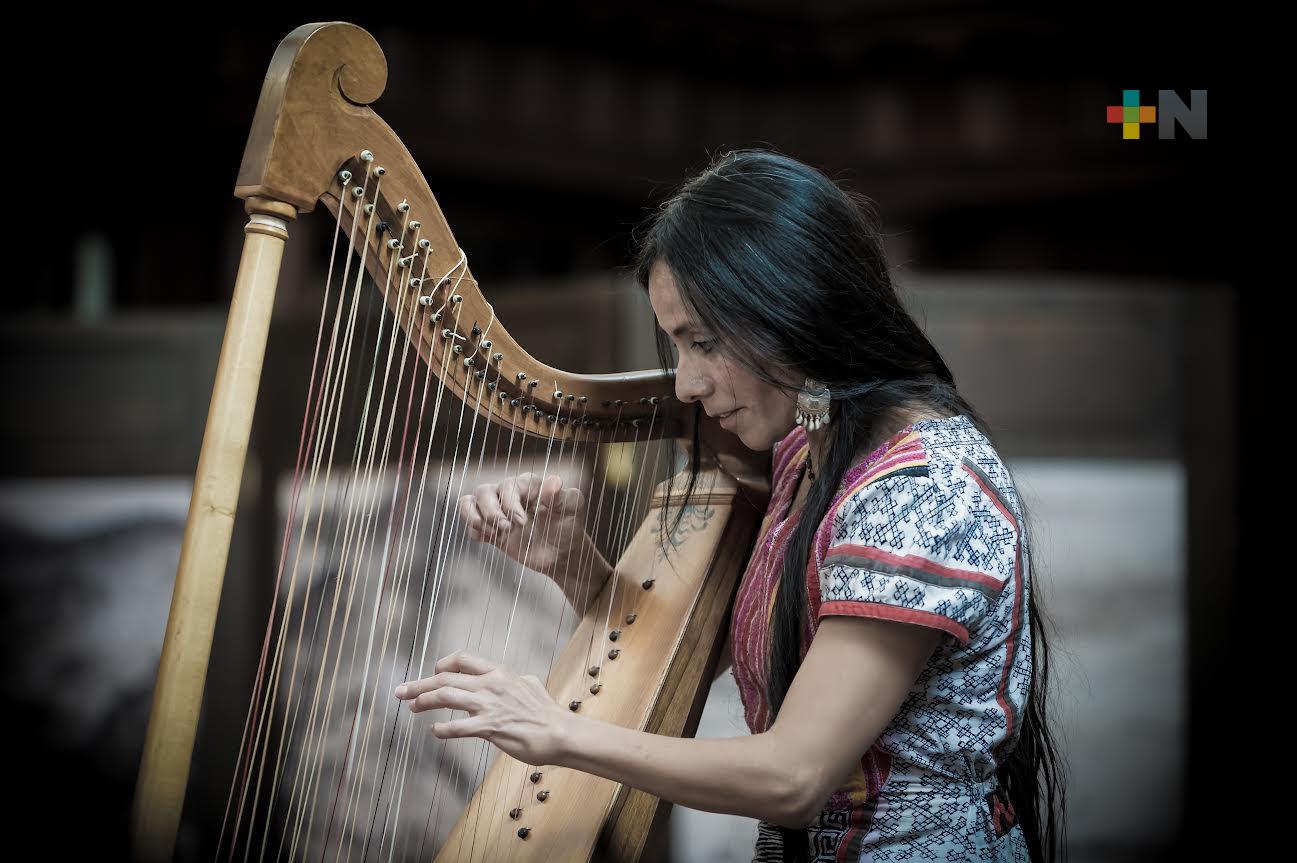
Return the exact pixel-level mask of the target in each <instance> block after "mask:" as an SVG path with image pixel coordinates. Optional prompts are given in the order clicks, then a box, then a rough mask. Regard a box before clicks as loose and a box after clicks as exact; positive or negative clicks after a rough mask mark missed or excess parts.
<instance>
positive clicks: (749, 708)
mask: <svg viewBox="0 0 1297 863" xmlns="http://www.w3.org/2000/svg"><path fill="white" fill-rule="evenodd" d="M808 446H809V444H808V442H807V439H806V432H805V430H804V429H802V427H801V426H798V427H797V428H795V429H794V430H793V431H792V432H791V433H790V434H789V435H788V436H787V437H786V438H784V439H783V440H782V441H780V442H779V443H778V444H777V445H776V448H775V453H774V473H773V477H772V484H771V497H770V504H769V507H768V509H767V511H766V515H765V518H764V520H763V521H762V524H761V528H760V531H759V534H758V542H757V545H756V546H755V548H754V550H753V553H752V557H751V559H750V561H749V563H748V567H747V570H746V572H745V573H744V576H743V580H742V582H741V583H740V585H739V589H738V593H737V596H736V599H735V605H734V613H733V615H732V620H731V631H730V635H731V640H732V649H733V656H734V668H733V673H734V677H735V680H736V681H737V683H738V687H739V695H740V698H741V700H742V702H743V709H744V714H745V717H746V720H747V724H748V728H749V729H750V730H751V731H752V733H754V734H756V733H760V732H763V731H765V730H767V729H768V728H769V727H770V725H771V723H772V722H773V717H772V716H771V711H770V706H769V704H768V703H767V699H766V691H765V688H766V682H767V679H768V665H767V656H768V651H769V648H770V618H771V613H772V611H773V609H774V602H775V598H776V594H777V591H778V584H779V578H780V573H781V570H782V565H783V560H784V555H785V552H786V550H787V545H788V540H789V538H790V537H791V535H792V534H793V532H794V530H795V529H796V527H797V520H798V514H797V513H790V512H789V509H790V506H791V504H792V501H793V497H794V495H795V493H796V489H797V486H798V484H799V482H800V479H801V474H802V471H803V470H804V468H805V464H806V458H807V452H808ZM1019 523H1020V521H1019V509H1018V499H1017V494H1016V491H1015V490H1014V488H1013V486H1012V484H1011V482H1010V480H1009V476H1008V474H1007V472H1006V471H1005V469H1004V464H1003V462H1002V461H1001V459H1000V457H999V455H998V453H996V451H995V449H994V448H993V446H992V445H991V443H990V441H989V440H988V439H987V438H986V437H985V436H984V435H983V434H982V433H981V432H980V431H979V430H978V428H977V427H976V426H975V425H974V424H973V422H972V420H971V419H969V418H968V417H967V416H964V415H960V416H955V417H945V418H941V419H935V420H921V421H919V422H916V423H912V424H910V425H908V426H906V427H905V428H903V429H901V430H900V431H899V432H897V433H896V434H895V435H893V436H892V437H891V438H889V439H888V440H887V441H885V442H884V443H883V444H882V445H881V446H880V447H879V448H878V449H876V450H875V451H874V452H872V453H870V454H869V455H868V456H867V457H866V458H865V459H864V460H863V461H861V462H860V463H858V464H857V465H856V466H855V467H853V468H852V469H851V470H850V471H848V472H847V474H846V476H845V477H843V480H842V483H841V485H840V486H839V488H838V490H837V495H836V497H835V499H834V501H833V503H832V504H831V505H830V507H829V510H828V513H827V515H826V516H825V518H824V520H823V521H822V522H821V523H820V525H819V527H818V529H817V530H816V533H815V539H814V542H813V544H812V551H811V560H810V561H809V562H808V565H807V567H806V579H805V589H806V591H807V599H808V602H807V603H806V608H807V617H806V619H805V621H804V626H803V637H802V642H801V647H800V650H801V656H802V657H803V658H804V657H805V655H806V651H807V650H808V649H809V648H810V643H811V639H813V638H814V637H815V632H816V630H817V629H818V627H819V622H820V621H821V620H823V619H824V618H825V617H827V616H829V615H851V616H857V617H872V618H879V619H883V620H894V621H899V622H902V623H908V624H912V625H916V626H928V627H933V628H936V629H939V630H941V631H942V632H944V633H946V635H948V636H949V637H948V638H943V639H942V640H941V642H940V644H939V646H938V647H937V649H936V650H935V651H934V652H933V655H932V656H931V658H930V659H929V661H928V663H927V665H926V667H925V668H924V670H923V672H922V673H921V675H920V676H919V678H918V680H917V681H916V682H915V684H914V686H913V688H912V690H911V692H910V694H909V695H908V696H907V698H906V700H905V702H904V704H903V705H902V706H901V709H900V711H899V712H898V713H897V714H896V716H895V717H894V718H893V719H892V721H891V722H890V723H889V724H888V726H887V727H886V729H884V731H883V733H882V734H881V735H880V736H879V738H878V740H877V741H876V742H875V743H874V744H873V745H872V746H871V747H870V748H869V750H868V751H867V752H864V753H862V755H861V758H860V762H859V764H858V765H857V767H856V769H855V770H854V771H853V772H852V774H851V775H850V777H849V778H848V780H847V782H846V784H844V785H843V786H842V787H841V788H839V789H838V790H837V791H835V792H834V793H833V794H832V796H830V797H829V799H828V800H827V801H826V803H825V807H824V809H823V811H822V812H821V813H820V814H819V816H817V818H816V819H815V820H814V821H813V822H812V823H811V824H810V825H809V826H808V827H807V828H806V831H805V832H806V836H807V839H808V841H809V843H810V850H811V856H812V859H815V860H834V861H838V860H854V861H874V860H880V861H881V860H889V861H895V860H910V859H922V860H1013V861H1024V863H1025V861H1027V860H1028V854H1027V846H1026V842H1025V837H1024V834H1023V831H1022V828H1021V826H1019V825H1018V824H1017V821H1016V818H1015V817H1014V813H1013V810H1012V806H1011V805H1010V804H1009V801H1008V797H1007V795H1005V794H1004V792H1003V790H1002V789H1001V788H1000V786H999V783H998V781H997V780H996V775H995V771H996V767H997V765H998V764H999V763H1000V761H1001V759H1002V758H1003V757H1004V755H1005V754H1006V753H1007V752H1008V751H1009V750H1010V749H1011V748H1012V747H1013V745H1014V744H1015V743H1016V742H1017V739H1018V730H1019V727H1020V724H1021V716H1022V712H1023V711H1024V709H1025V706H1026V698H1027V693H1028V688H1029V686H1030V682H1031V626H1030V621H1029V619H1028V609H1027V598H1028V596H1029V591H1030V581H1031V580H1030V576H1029V571H1030V567H1029V556H1028V549H1026V548H1024V547H1023V545H1022V544H1021V543H1020V542H1019V535H1020V531H1019ZM781 835H782V834H781V832H780V830H779V829H778V827H776V826H774V825H771V824H768V823H765V822H760V823H759V825H758V835H757V846H756V854H755V857H754V860H781V859H782V850H781V849H782V846H781Z"/></svg>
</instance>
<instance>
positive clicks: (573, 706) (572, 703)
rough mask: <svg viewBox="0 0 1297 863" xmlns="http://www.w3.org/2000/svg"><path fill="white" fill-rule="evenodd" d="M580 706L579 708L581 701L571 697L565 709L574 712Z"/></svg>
mask: <svg viewBox="0 0 1297 863" xmlns="http://www.w3.org/2000/svg"><path fill="white" fill-rule="evenodd" d="M580 708H581V702H579V701H577V700H576V699H573V700H572V701H569V702H568V705H567V709H568V710H571V711H572V712H573V713H576V712H577V710H579V709H580Z"/></svg>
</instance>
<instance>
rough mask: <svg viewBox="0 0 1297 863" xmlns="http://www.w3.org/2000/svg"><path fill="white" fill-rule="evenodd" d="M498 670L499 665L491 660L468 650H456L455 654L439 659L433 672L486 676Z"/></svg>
mask: <svg viewBox="0 0 1297 863" xmlns="http://www.w3.org/2000/svg"><path fill="white" fill-rule="evenodd" d="M497 668H499V665H497V664H496V663H494V662H492V661H491V660H489V659H483V658H482V657H480V656H474V655H473V654H471V653H469V652H468V651H467V650H456V651H455V652H454V653H452V654H450V655H448V656H443V657H442V658H441V659H438V660H437V664H436V665H435V666H434V667H433V671H436V672H437V673H441V672H443V671H460V672H463V673H465V674H486V673H487V672H488V671H495V670H496V669H497Z"/></svg>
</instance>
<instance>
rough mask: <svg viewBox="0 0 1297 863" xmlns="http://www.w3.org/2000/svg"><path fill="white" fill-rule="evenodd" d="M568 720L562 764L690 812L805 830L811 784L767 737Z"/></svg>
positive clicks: (582, 718) (575, 717) (576, 718)
mask: <svg viewBox="0 0 1297 863" xmlns="http://www.w3.org/2000/svg"><path fill="white" fill-rule="evenodd" d="M569 719H570V722H569V724H568V725H567V726H566V728H565V729H564V731H563V734H562V742H561V743H560V745H559V748H560V759H559V761H558V762H557V763H558V765H559V766H562V767H571V768H573V769H576V770H582V771H584V772H586V773H593V774H595V775H597V776H603V777H605V778H607V779H612V780H614V781H617V782H620V783H622V784H623V785H628V786H631V787H632V788H639V789H641V790H643V791H647V792H648V793H650V794H653V795H654V796H656V797H661V798H662V799H663V800H669V801H671V802H672V803H678V804H680V805H681V806H688V807H689V808H691V809H702V810H705V811H707V812H721V813H725V814H727V815H742V816H746V817H749V818H760V819H763V820H765V821H769V822H771V823H774V824H782V825H784V826H797V827H801V826H805V823H806V820H807V819H806V817H805V812H806V811H807V806H808V803H807V800H806V799H805V797H806V794H805V789H806V788H807V783H805V782H804V781H803V780H802V777H801V776H800V773H799V770H800V767H799V763H798V761H797V760H796V759H795V758H793V757H792V753H790V752H787V751H781V748H780V745H779V742H778V740H777V738H775V737H773V736H771V735H770V734H756V735H751V736H748V737H735V738H728V739H717V740H699V739H696V738H682V737H668V736H665V735H661V734H649V733H647V732H643V731H632V730H631V729H629V728H623V727H621V726H618V725H612V724H610V723H607V722H602V721H600V720H597V719H591V718H589V717H585V716H581V715H579V714H571V715H570V717H569ZM799 822H800V823H799Z"/></svg>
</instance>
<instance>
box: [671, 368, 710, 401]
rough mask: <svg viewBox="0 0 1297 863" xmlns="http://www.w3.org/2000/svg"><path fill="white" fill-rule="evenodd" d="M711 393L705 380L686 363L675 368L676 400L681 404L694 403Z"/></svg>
mask: <svg viewBox="0 0 1297 863" xmlns="http://www.w3.org/2000/svg"><path fill="white" fill-rule="evenodd" d="M709 392H711V384H710V383H708V381H707V378H706V377H705V376H704V375H702V374H699V372H698V370H697V368H696V367H695V366H693V365H691V364H688V363H681V364H680V365H679V366H677V367H676V398H678V399H679V400H680V401H682V402H696V401H698V400H699V399H702V398H705V397H706V396H707V394H708V393H709Z"/></svg>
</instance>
